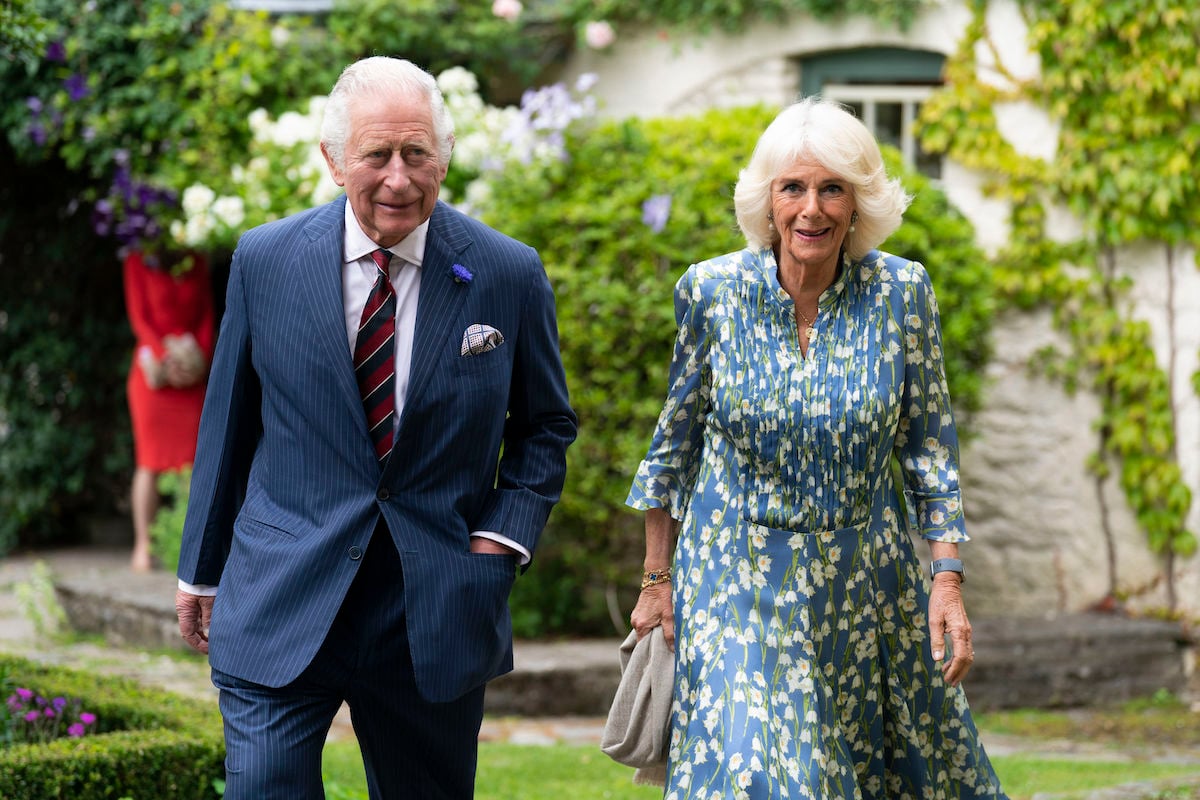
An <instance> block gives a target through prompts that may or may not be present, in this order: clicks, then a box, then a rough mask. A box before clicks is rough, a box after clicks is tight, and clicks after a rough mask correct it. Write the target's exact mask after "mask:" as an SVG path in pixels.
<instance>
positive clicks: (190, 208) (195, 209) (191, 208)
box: [182, 183, 217, 217]
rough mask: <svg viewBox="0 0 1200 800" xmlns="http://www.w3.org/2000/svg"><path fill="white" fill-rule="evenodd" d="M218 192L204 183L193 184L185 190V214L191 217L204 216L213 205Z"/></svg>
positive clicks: (183, 202) (183, 201)
mask: <svg viewBox="0 0 1200 800" xmlns="http://www.w3.org/2000/svg"><path fill="white" fill-rule="evenodd" d="M216 197H217V194H216V192H214V191H213V190H212V189H210V188H208V187H207V186H205V185H204V184H202V183H193V184H192V185H191V186H189V187H188V188H186V189H184V190H183V200H182V204H183V213H184V214H185V215H187V216H189V217H192V216H196V215H197V214H202V213H204V212H205V211H207V210H208V207H209V206H211V205H212V201H213V200H215V199H216Z"/></svg>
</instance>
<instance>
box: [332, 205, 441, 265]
mask: <svg viewBox="0 0 1200 800" xmlns="http://www.w3.org/2000/svg"><path fill="white" fill-rule="evenodd" d="M345 229H346V231H345V236H343V237H342V241H343V245H342V257H343V258H344V259H345V261H346V263H350V262H351V261H357V260H358V259H360V258H365V257H366V256H368V255H370V254H371V253H373V252H374V251H376V250H378V249H379V245H377V244H375V242H373V241H371V238H370V237H369V236H367V235H366V234H365V233H363V229H362V226H361V225H359V224H358V218H357V217H355V216H354V209H352V208H351V207H350V202H349V201H346V223H345ZM428 233H429V220H425V221H424V222H422V223H421V224H420V225H418V226H417V227H416V228H414V229H413V232H412V233H410V234H409V235H408V236H405V237H404V238H403V239H401V240H400V241H399V242H397V243H396V244H394V245H392V246H391V247H389V248H387V249H388V250H390V251H391V253H392V256H393V257H395V258H400V259H403V260H404V261H405V262H407V263H409V264H412V265H414V266H417V267H420V266H421V264H422V262H424V260H425V239H426V236H427V235H428Z"/></svg>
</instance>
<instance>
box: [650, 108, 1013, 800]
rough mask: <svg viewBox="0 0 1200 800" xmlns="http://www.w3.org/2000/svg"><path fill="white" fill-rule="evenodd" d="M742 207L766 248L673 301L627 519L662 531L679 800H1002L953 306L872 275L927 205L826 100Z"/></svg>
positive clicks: (860, 129) (654, 593)
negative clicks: (950, 340) (909, 214)
mask: <svg viewBox="0 0 1200 800" xmlns="http://www.w3.org/2000/svg"><path fill="white" fill-rule="evenodd" d="M734 203H735V206H736V211H737V218H738V224H739V225H740V227H741V229H742V232H743V233H744V234H745V237H746V240H747V247H746V249H744V250H741V251H739V252H736V253H731V254H728V255H724V256H721V257H719V258H715V259H712V260H710V261H705V262H703V263H700V264H695V265H693V266H692V267H691V268H689V269H688V271H687V272H686V273H685V274H684V275H683V277H682V278H680V280H679V283H678V284H677V285H676V288H675V307H676V317H677V320H678V323H679V334H678V337H677V338H676V343H675V353H674V358H673V360H672V363H671V369H670V387H669V395H668V397H667V401H666V405H665V406H664V408H663V410H662V414H661V415H660V416H659V420H658V426H657V428H656V430H655V432H654V436H653V440H652V442H651V444H650V449H649V452H648V454H647V455H646V458H645V460H644V461H643V462H642V463H641V465H640V466H639V468H638V472H637V477H636V479H635V480H634V484H633V488H632V489H631V491H630V494H629V499H628V501H627V502H628V504H629V505H631V506H633V507H634V508H637V509H642V510H645V512H646V558H645V564H644V568H645V570H646V572H645V574H644V576H643V580H642V593H641V596H640V598H639V600H638V604H637V607H636V608H635V609H634V612H633V615H632V621H633V625H634V628H635V629H636V630H637V632H638V634H639V636H644V635H645V634H647V633H648V632H649V631H650V630H651V629H653V628H654V627H655V626H659V625H661V626H662V628H663V633H664V635H665V637H666V639H667V641H668V642H670V643H673V645H674V646H675V648H676V675H675V690H674V702H673V704H672V713H671V738H670V751H669V753H668V762H669V764H668V774H667V785H666V797H667V798H669V799H670V800H682V798H722V799H724V798H753V799H754V800H760V799H761V798H784V797H791V798H801V797H812V798H934V797H937V798H959V797H962V798H966V797H971V798H981V797H988V798H996V797H1004V795H1003V794H1002V793H1001V791H1000V787H999V782H998V781H997V779H996V776H995V773H994V772H993V770H992V766H991V764H990V763H989V761H988V758H987V755H986V754H985V753H984V751H983V748H982V747H981V746H980V744H979V741H978V736H977V733H976V730H975V725H974V723H973V722H972V720H971V715H970V712H969V711H968V709H967V703H966V700H965V699H964V696H963V691H962V689H961V687H960V686H959V682H960V681H961V680H962V678H963V677H964V676H965V675H966V674H967V671H968V670H969V669H970V667H971V662H972V660H973V659H974V653H973V651H972V648H971V628H970V624H969V623H968V621H967V615H966V611H965V609H964V607H963V602H962V595H961V591H960V584H961V582H962V580H963V568H962V562H961V561H960V560H959V558H958V555H959V553H958V545H959V543H960V542H965V541H967V535H966V532H965V530H964V523H963V514H962V503H961V500H960V496H959V489H958V442H957V436H956V434H955V429H954V423H953V420H952V417H951V413H950V398H949V395H948V394H947V391H946V379H945V375H944V371H943V364H942V348H941V333H940V330H939V321H938V310H937V302H936V300H935V299H934V294H933V288H932V286H931V285H930V282H929V276H928V275H927V274H926V272H925V269H924V268H923V267H922V266H921V265H920V264H918V263H915V262H912V261H909V260H906V259H904V258H900V257H897V256H893V255H888V254H886V253H883V252H880V251H879V250H876V249H874V248H875V247H876V246H877V245H879V244H880V243H882V242H883V240H884V239H886V238H887V237H888V236H889V235H890V234H891V233H892V232H893V231H894V230H896V228H897V227H899V225H900V221H901V215H902V214H903V212H904V209H905V208H906V206H907V204H908V197H907V196H906V195H905V193H904V191H903V189H902V188H901V186H900V184H899V182H898V181H895V180H891V179H889V178H888V176H887V175H886V173H885V172H884V168H883V162H882V159H881V157H880V153H879V147H878V145H877V144H876V142H875V140H874V138H873V137H872V136H871V134H870V132H869V131H867V129H866V128H865V127H864V126H863V125H862V124H861V123H860V122H859V121H858V120H856V119H855V118H854V117H853V116H852V115H850V114H849V113H847V112H846V111H844V110H843V109H842V108H841V107H839V106H838V105H836V104H834V103H832V102H829V101H822V100H815V99H808V100H805V101H803V102H801V103H798V104H796V105H793V106H791V107H789V108H787V109H785V110H784V111H783V112H782V113H781V114H780V115H779V116H778V117H777V118H776V119H775V121H774V122H772V123H771V125H770V126H769V127H768V128H767V129H766V131H765V132H764V133H763V135H762V137H761V138H760V139H759V142H758V145H757V146H756V147H755V150H754V154H753V156H752V157H751V159H750V163H749V165H748V166H747V167H746V169H745V170H744V171H743V172H742V174H741V176H740V177H739V180H738V183H737V188H736V190H735V194H734ZM893 458H895V460H896V461H897V462H898V463H899V465H900V474H902V475H903V483H904V485H903V492H904V498H905V500H904V504H903V505H902V504H901V500H900V497H899V492H898V491H897V486H896V484H895V482H894V479H893V471H892V463H893ZM905 510H907V514H906V513H905ZM914 530H915V531H919V532H920V535H921V536H922V537H923V538H924V539H926V540H927V541H928V542H929V543H930V554H931V556H932V572H933V575H932V578H931V584H932V587H930V584H928V583H927V582H926V578H925V574H924V573H923V571H922V567H921V564H920V562H919V561H918V558H917V554H916V552H915V549H914V546H913V541H912V537H911V536H910V535H909V532H910V531H914ZM676 538H677V540H678V544H677V545H676V544H675V540H676ZM672 551H673V552H672ZM947 638H948V639H949V640H950V642H951V647H950V648H949V649H947V647H946V640H947Z"/></svg>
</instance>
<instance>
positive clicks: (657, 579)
mask: <svg viewBox="0 0 1200 800" xmlns="http://www.w3.org/2000/svg"><path fill="white" fill-rule="evenodd" d="M670 582H671V568H670V567H665V568H663V569H651V570H646V571H645V572H643V573H642V588H643V589H645V588H646V587H648V586H658V585H659V584H660V583H670Z"/></svg>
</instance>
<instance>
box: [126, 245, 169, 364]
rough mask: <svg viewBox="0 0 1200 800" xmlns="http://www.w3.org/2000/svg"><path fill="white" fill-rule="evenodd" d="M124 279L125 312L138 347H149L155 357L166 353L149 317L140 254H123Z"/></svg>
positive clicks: (133, 252)
mask: <svg viewBox="0 0 1200 800" xmlns="http://www.w3.org/2000/svg"><path fill="white" fill-rule="evenodd" d="M123 267H124V270H123V271H124V279H125V313H126V315H127V316H128V317H129V327H130V328H132V329H133V335H134V337H135V338H136V339H137V343H138V346H139V347H149V348H150V349H151V351H152V352H153V353H154V357H155V358H156V359H161V358H162V357H163V356H164V355H165V354H166V348H165V347H164V346H163V343H162V339H161V338H160V336H159V332H158V331H157V330H155V329H154V326H153V324H152V323H151V319H150V310H149V305H150V299H149V297H148V296H147V289H148V287H147V285H146V273H147V269H146V265H145V264H144V263H143V262H142V254H141V253H139V252H137V251H131V252H130V253H129V254H127V255H126V256H125V261H124V263H123Z"/></svg>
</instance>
